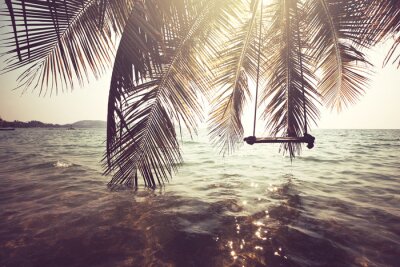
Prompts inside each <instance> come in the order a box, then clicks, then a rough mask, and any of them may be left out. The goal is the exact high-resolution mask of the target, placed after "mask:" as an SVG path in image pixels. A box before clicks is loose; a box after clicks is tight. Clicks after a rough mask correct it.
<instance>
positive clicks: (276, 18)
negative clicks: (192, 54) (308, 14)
mask: <svg viewBox="0 0 400 267" xmlns="http://www.w3.org/2000/svg"><path fill="white" fill-rule="evenodd" d="M298 9H301V3H300V2H299V1H295V0H285V1H276V2H274V6H273V11H272V13H273V14H274V15H273V16H272V18H271V19H272V21H271V25H270V27H269V29H268V32H267V35H266V36H267V37H266V38H267V39H266V45H265V49H266V51H264V53H265V54H267V55H268V57H267V62H266V63H265V64H264V71H263V72H264V73H265V75H266V77H267V80H268V84H267V85H266V87H265V89H264V92H263V95H262V99H261V101H260V106H262V105H263V104H265V103H267V105H266V108H265V110H264V112H263V114H262V116H263V118H264V119H265V120H267V121H268V123H267V129H268V130H269V131H270V132H271V134H272V135H273V136H277V135H282V136H288V137H299V136H303V134H304V133H305V125H306V124H310V123H311V121H314V122H315V120H316V119H317V118H318V114H319V113H318V109H317V107H316V103H317V102H318V96H319V94H318V93H317V92H316V90H315V89H314V88H315V85H314V83H313V81H314V80H315V76H314V74H313V72H312V58H311V57H310V55H308V54H307V53H306V52H307V50H306V49H305V48H307V39H306V38H305V35H306V33H305V32H304V30H303V31H302V30H301V29H304V26H302V21H301V18H302V16H300V15H299V12H298ZM305 116H306V117H305ZM306 120H307V121H306ZM283 149H284V151H285V152H286V151H287V152H289V155H290V156H291V157H294V156H295V155H296V154H298V153H299V152H300V150H301V146H300V145H299V144H293V143H288V144H284V145H283Z"/></svg>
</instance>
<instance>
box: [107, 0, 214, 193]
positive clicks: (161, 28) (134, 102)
mask: <svg viewBox="0 0 400 267" xmlns="http://www.w3.org/2000/svg"><path fill="white" fill-rule="evenodd" d="M170 2H171V5H166V6H163V5H159V4H160V2H159V1H149V2H143V5H141V6H136V7H135V8H140V9H141V11H142V12H143V13H142V16H141V17H138V16H137V14H141V13H140V12H139V13H138V12H137V11H134V13H135V15H134V16H132V17H131V18H130V19H129V21H128V23H127V26H126V28H125V32H124V34H123V37H122V40H121V43H120V47H119V50H118V53H117V58H116V61H115V66H114V72H113V75H112V83H111V88H110V96H109V109H108V132H107V153H106V155H105V161H106V165H107V167H106V173H113V174H114V176H113V179H112V180H111V181H110V185H111V186H113V185H116V184H131V185H134V186H137V185H138V181H137V174H138V172H140V174H141V176H142V177H143V179H144V182H145V185H146V186H149V187H154V186H156V185H157V184H159V185H161V184H162V183H163V182H164V180H168V177H169V176H170V175H171V174H172V173H173V172H174V171H176V168H177V166H178V165H179V164H180V163H181V162H182V157H181V153H180V148H179V143H178V141H177V133H176V132H175V126H179V127H180V126H181V124H183V125H185V126H186V128H187V129H188V130H189V131H194V132H196V130H197V121H198V119H199V116H201V114H202V111H201V106H200V105H199V103H198V93H206V91H207V90H208V88H207V84H208V82H207V81H206V77H204V75H203V74H204V72H205V70H204V69H203V67H204V66H203V62H202V59H201V58H200V57H198V56H196V55H197V54H198V53H202V54H205V53H206V51H205V50H204V48H203V46H200V45H197V43H196V42H195V41H194V40H197V39H196V38H201V36H202V32H203V30H204V29H206V27H204V26H205V24H207V23H209V20H210V17H211V16H213V15H215V12H216V11H217V8H216V7H217V6H218V5H216V3H217V2H216V1H203V2H201V1H196V4H195V3H193V2H192V1H184V3H185V4H186V5H189V4H192V7H191V8H194V7H196V8H195V9H194V10H193V11H192V13H191V14H188V16H187V17H186V18H183V17H181V16H178V17H176V16H174V15H171V12H172V13H175V14H178V12H177V8H179V7H181V6H180V5H179V4H182V2H181V1H170ZM161 3H163V2H161ZM174 4H177V5H174ZM198 5H199V6H198ZM132 42H133V43H136V46H135V48H132V46H131V44H132ZM194 82H196V83H195V84H194ZM176 124H178V125H176Z"/></svg>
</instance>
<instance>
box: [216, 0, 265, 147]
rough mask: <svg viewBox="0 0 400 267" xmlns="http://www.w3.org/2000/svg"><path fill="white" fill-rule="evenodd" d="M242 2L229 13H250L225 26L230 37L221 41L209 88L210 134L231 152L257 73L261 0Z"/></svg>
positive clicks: (240, 137) (238, 137)
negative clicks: (233, 23)
mask: <svg viewBox="0 0 400 267" xmlns="http://www.w3.org/2000/svg"><path fill="white" fill-rule="evenodd" d="M244 3H245V5H243V3H241V2H240V1H238V3H236V6H235V7H234V8H235V10H234V9H233V7H232V9H231V11H230V12H229V14H230V15H232V13H236V14H238V15H237V17H240V15H239V14H240V13H243V10H246V11H245V12H246V13H247V14H249V15H250V16H247V17H245V18H244V19H241V20H236V21H235V22H236V23H237V25H240V26H235V27H232V28H229V29H225V31H226V32H231V33H230V34H229V36H230V38H229V39H228V40H226V42H224V43H223V44H222V49H220V50H222V51H221V52H220V54H219V55H218V59H217V60H216V61H215V62H214V63H215V64H216V66H217V68H216V71H215V77H216V78H215V80H214V82H213V84H212V87H213V88H215V91H216V92H215V93H214V94H215V95H214V100H213V102H212V106H213V107H212V111H211V114H210V125H211V129H210V135H211V139H212V140H213V141H214V142H215V143H216V145H217V146H219V147H221V152H223V153H224V154H225V153H226V152H227V153H230V152H232V151H233V150H234V148H235V147H236V146H237V144H238V143H240V142H242V140H243V125H242V122H241V116H242V112H243V107H244V106H245V103H246V100H247V99H248V98H249V96H250V89H249V83H250V82H251V81H255V80H256V73H257V57H258V49H257V48H258V44H257V43H258V42H259V36H258V35H257V34H258V32H257V29H258V27H257V25H258V23H259V20H257V19H258V18H259V15H260V1H251V2H249V1H244ZM246 8H247V9H246ZM257 14H258V16H257ZM225 25H231V24H229V23H228V24H225ZM232 31H234V32H235V33H233V32H232Z"/></svg>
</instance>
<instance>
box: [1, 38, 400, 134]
mask: <svg viewBox="0 0 400 267" xmlns="http://www.w3.org/2000/svg"><path fill="white" fill-rule="evenodd" d="M389 47H390V46H389V45H381V46H379V47H376V48H375V49H374V50H373V51H372V52H371V53H369V54H368V56H369V58H370V60H371V62H372V63H373V64H374V65H375V69H374V71H375V75H374V76H373V77H372V81H371V85H370V87H369V89H368V90H367V91H366V93H365V95H364V96H363V97H361V99H360V101H358V102H357V103H356V104H355V105H352V106H350V107H348V108H346V109H344V110H343V111H342V112H341V113H337V112H336V110H333V111H331V110H327V109H324V108H321V117H320V121H319V122H318V125H317V126H314V127H312V128H313V129H316V128H324V129H400V103H399V100H400V69H397V68H396V66H395V65H390V64H389V65H387V66H385V67H384V68H382V62H383V59H384V57H385V55H386V52H387V51H388V49H389ZM3 67H4V62H3V61H1V66H0V69H2V68H3ZM18 73H20V71H18V70H17V71H13V72H11V73H6V74H2V75H0V117H1V118H3V119H5V120H11V121H12V120H20V121H30V120H39V121H43V122H47V123H58V124H65V123H72V122H75V121H78V120H106V118H107V98H108V89H109V83H110V79H111V69H110V70H109V71H108V72H107V73H106V74H105V75H103V76H102V78H101V79H100V80H95V79H94V78H92V80H91V81H90V83H89V84H87V85H85V86H83V87H82V88H75V89H74V90H73V91H72V92H64V93H59V94H58V95H55V94H53V95H52V96H50V95H47V96H39V92H38V91H34V92H30V91H28V92H26V93H24V94H22V91H21V90H18V89H17V90H13V89H14V88H15V87H17V81H16V79H17V77H18ZM245 121H252V119H250V117H249V118H245Z"/></svg>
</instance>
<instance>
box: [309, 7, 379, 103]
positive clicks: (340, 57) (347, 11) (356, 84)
mask: <svg viewBox="0 0 400 267" xmlns="http://www.w3.org/2000/svg"><path fill="white" fill-rule="evenodd" d="M307 9H308V10H309V12H308V23H307V24H308V26H309V27H308V29H307V31H308V32H309V33H310V35H311V36H312V38H313V39H312V41H311V44H312V45H311V50H312V56H313V57H314V58H315V60H316V62H317V69H318V70H319V72H320V74H321V75H320V83H319V85H318V88H319V92H320V93H321V95H322V97H323V100H324V102H325V104H326V105H327V106H328V107H329V108H337V110H339V111H340V110H341V109H342V108H343V107H344V106H347V105H348V104H352V103H355V102H356V101H357V100H358V99H359V97H360V96H361V95H362V94H363V93H364V91H365V89H366V88H367V85H368V82H369V75H370V74H371V73H370V72H369V71H368V67H370V63H369V62H368V60H367V59H366V57H365V55H364V54H363V53H362V52H361V51H360V48H362V47H363V46H364V45H365V44H364V43H363V38H364V36H363V30H362V29H364V27H366V25H368V24H367V22H366V20H365V16H364V15H363V14H361V13H362V12H361V10H363V9H362V8H360V10H355V7H354V3H353V1H344V0H317V1H309V2H308V6H307Z"/></svg>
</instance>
